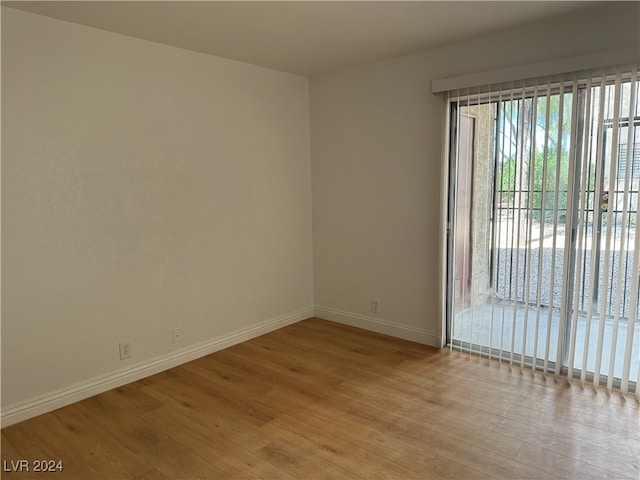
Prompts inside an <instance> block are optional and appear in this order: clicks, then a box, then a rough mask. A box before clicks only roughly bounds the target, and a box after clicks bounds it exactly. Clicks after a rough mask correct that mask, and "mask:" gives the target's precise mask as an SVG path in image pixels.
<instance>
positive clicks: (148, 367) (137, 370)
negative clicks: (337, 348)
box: [0, 307, 313, 428]
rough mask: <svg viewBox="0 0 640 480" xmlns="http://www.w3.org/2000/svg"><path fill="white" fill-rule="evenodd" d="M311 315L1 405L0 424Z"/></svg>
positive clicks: (309, 311) (298, 314) (306, 311)
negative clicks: (5, 405) (5, 406)
mask: <svg viewBox="0 0 640 480" xmlns="http://www.w3.org/2000/svg"><path fill="white" fill-rule="evenodd" d="M312 316H313V308H312V307H307V308H303V309H301V310H297V311H294V312H290V313H287V314H284V315H280V316H278V317H275V318H271V319H269V320H265V321H263V322H260V323H257V324H255V325H253V326H251V327H248V328H243V329H240V330H236V331H234V332H231V333H229V334H226V335H222V336H220V337H218V338H214V339H211V340H207V341H204V342H200V343H197V344H195V345H191V346H189V347H186V348H183V349H181V350H177V351H174V352H171V353H169V354H166V355H161V356H159V357H156V358H154V359H151V360H148V361H146V362H142V363H139V364H137V365H133V366H132V367H130V368H127V369H123V370H119V371H116V372H112V373H110V374H107V375H102V376H99V377H94V378H92V379H89V380H87V381H84V382H81V383H77V384H75V385H72V386H69V387H65V388H61V389H59V390H56V391H53V392H49V393H45V394H43V395H39V396H37V397H34V398H30V399H28V400H25V401H22V402H17V403H14V404H13V405H9V406H7V408H3V409H2V412H1V413H0V425H2V427H3V428H4V427H7V426H9V425H13V424H14V423H18V422H22V421H23V420H27V419H29V418H32V417H35V416H37V415H41V414H43V413H47V412H50V411H52V410H55V409H57V408H61V407H64V406H66V405H70V404H72V403H75V402H78V401H80V400H84V399H85V398H89V397H92V396H94V395H97V394H99V393H102V392H105V391H107V390H111V389H113V388H117V387H120V386H122V385H126V384H127V383H131V382H134V381H136V380H140V379H141V378H145V377H148V376H150V375H154V374H156V373H159V372H162V371H164V370H167V369H169V368H173V367H176V366H178V365H182V364H183V363H186V362H190V361H191V360H195V359H197V358H200V357H203V356H205V355H209V354H211V353H214V352H217V351H218V350H222V349H223V348H227V347H230V346H232V345H236V344H238V343H241V342H244V341H246V340H250V339H252V338H255V337H259V336H260V335H264V334H265V333H269V332H271V331H273V330H277V329H279V328H282V327H285V326H287V325H291V324H293V323H297V322H299V321H301V320H305V319H307V318H310V317H312Z"/></svg>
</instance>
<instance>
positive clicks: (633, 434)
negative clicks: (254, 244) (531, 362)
mask: <svg viewBox="0 0 640 480" xmlns="http://www.w3.org/2000/svg"><path fill="white" fill-rule="evenodd" d="M639 456H640V439H639V402H638V398H637V397H634V396H626V397H625V396H623V395H620V394H615V393H609V392H607V391H606V390H602V389H595V388H592V387H588V386H582V385H580V384H578V383H574V382H569V381H568V380H566V379H556V378H553V377H549V376H547V377H545V376H543V375H541V374H534V373H532V372H530V371H524V372H522V371H520V370H518V369H515V368H510V367H509V366H508V365H505V364H499V363H498V362H493V361H492V362H489V361H487V360H486V359H478V358H477V357H474V356H470V355H468V354H459V353H455V352H453V353H452V352H449V351H442V352H439V351H437V350H435V349H431V348H428V347H424V346H420V345H417V344H414V343H410V342H406V341H402V340H398V339H394V338H390V337H386V336H384V335H378V334H375V333H370V332H365V331H363V330H358V329H355V328H351V327H347V326H343V325H338V324H335V323H331V322H327V321H324V320H319V319H309V320H305V321H303V322H300V323H297V324H295V325H291V326H289V327H286V328H283V329H281V330H278V331H276V332H273V333H270V334H268V335H264V336H262V337H259V338H256V339H253V340H251V341H248V342H245V343H242V344H240V345H236V346H234V347H231V348H228V349H226V350H223V351H220V352H217V353H215V354H212V355H209V356H207V357H203V358H201V359H199V360H196V361H193V362H191V363H188V364H185V365H182V366H180V367H177V368H173V369H171V370H168V371H166V372H163V373H161V374H158V375H155V376H153V377H150V378H147V379H145V380H141V381H139V382H135V383H133V384H130V385H127V386H124V387H122V388H118V389H115V390H111V391H109V392H106V393H103V394H101V395H98V396H95V397H93V398H90V399H87V400H84V401H82V402H79V403H76V404H74V405H70V406H68V407H65V408H62V409H59V410H56V411H55V412H51V413H49V414H46V415H42V416H40V417H37V418H34V419H31V420H28V421H25V422H22V423H19V424H16V425H13V426H10V427H7V428H5V429H3V430H2V460H3V467H4V468H3V469H6V467H7V466H8V467H9V468H8V469H9V470H11V465H12V464H11V463H7V464H5V463H4V462H11V461H12V460H13V461H14V462H15V461H17V460H21V459H24V460H28V461H29V462H30V466H31V467H33V461H34V460H42V459H51V460H56V461H57V460H62V461H63V466H64V470H63V471H62V472H57V473H40V474H34V473H33V472H32V471H31V472H28V473H26V472H23V473H18V472H12V473H8V472H3V475H2V478H7V479H9V478H47V479H56V478H59V479H62V478H73V479H82V480H88V479H121V478H122V479H124V478H137V479H174V480H175V479H192V478H206V479H225V478H234V479H257V478H263V479H265V478H266V479H294V478H296V479H301V480H306V479H316V478H323V479H351V478H354V479H357V478H362V479H382V478H385V479H445V478H468V479H483V478H507V479H515V478H527V479H545V478H560V479H570V478H578V479H585V478H598V479H600V478H633V479H637V478H638V475H639V469H638V459H639Z"/></svg>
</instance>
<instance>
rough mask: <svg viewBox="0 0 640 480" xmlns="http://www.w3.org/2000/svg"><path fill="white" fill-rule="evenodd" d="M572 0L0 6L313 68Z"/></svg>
mask: <svg viewBox="0 0 640 480" xmlns="http://www.w3.org/2000/svg"><path fill="white" fill-rule="evenodd" d="M591 4H594V2H578V1H500V2H479V1H471V2H466V1H444V2H443V1H412V2H404V1H376V2H374V1H351V2H341V1H309V2H302V1H284V2H264V1H257V2H246V1H231V2H228V1H225V2H218V1H196V2H191V1H136V2H128V1H68V2H58V1H41V2H38V1H36V2H31V1H29V2H20V1H9V2H2V5H3V6H8V7H12V8H17V9H20V10H25V11H29V12H33V13H37V14H41V15H47V16H50V17H54V18H58V19H61V20H66V21H69V22H74V23H80V24H84V25H88V26H91V27H95V28H99V29H102V30H108V31H112V32H116V33H121V34H124V35H129V36H132V37H137V38H142V39H145V40H151V41H154V42H159V43H164V44H168V45H174V46H177V47H181V48H186V49H189V50H195V51H198V52H203V53H208V54H211V55H217V56H221V57H226V58H231V59H234V60H239V61H242V62H247V63H252V64H255V65H262V66H264V67H268V68H272V69H276V70H281V71H285V72H290V73H295V74H300V75H306V76H313V75H317V74H321V73H325V72H329V71H332V70H337V69H341V68H346V67H350V66H353V65H358V64H363V63H368V62H372V61H377V60H382V59H384V58H389V57H393V56H398V55H404V54H410V53H415V52H419V51H422V50H426V49H429V48H433V47H438V46H442V45H446V44H449V43H454V42H458V41H462V40H467V39H470V38H473V37H476V36H479V35H483V34H486V33H490V32H495V31H499V30H504V29H510V28H515V27H518V26H520V25H523V24H526V23H530V22H533V21H537V20H541V19H544V18H547V17H552V16H555V15H558V14H562V13H566V12H569V11H571V10H576V9H581V8H584V7H585V6H586V5H591Z"/></svg>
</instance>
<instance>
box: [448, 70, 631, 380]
mask: <svg viewBox="0 0 640 480" xmlns="http://www.w3.org/2000/svg"><path fill="white" fill-rule="evenodd" d="M638 93H639V92H638V83H637V71H635V70H634V71H633V72H628V73H626V74H623V73H622V72H618V74H617V75H614V76H611V77H607V76H604V75H601V76H600V77H596V78H591V79H587V80H582V81H572V82H565V83H563V82H558V83H555V84H551V83H549V84H545V85H543V86H528V87H526V88H525V87H523V88H520V89H515V90H514V89H509V90H502V91H498V92H494V93H491V94H485V95H477V96H469V95H467V96H461V95H460V96H457V97H455V98H453V99H452V101H451V103H450V105H451V115H450V118H451V125H450V127H451V139H452V141H451V146H450V147H451V148H450V168H451V170H450V185H449V191H450V196H449V199H450V205H449V209H448V211H449V229H450V232H449V244H448V265H449V266H448V274H447V282H448V285H447V287H448V290H447V291H448V292H449V295H448V310H447V311H448V341H449V344H450V345H451V346H452V347H455V348H460V349H464V350H470V351H474V352H477V353H480V354H483V355H485V354H486V355H489V356H493V357H497V358H500V359H506V360H508V361H510V362H512V363H519V364H521V365H522V366H525V365H526V366H530V367H533V368H538V369H542V370H545V371H551V372H554V373H565V374H568V375H570V376H579V377H581V378H582V379H583V380H585V381H592V382H594V383H600V382H606V383H607V384H608V385H609V387H611V386H616V387H619V388H621V389H623V390H627V389H628V388H629V384H630V385H631V387H632V388H634V389H635V388H636V385H637V380H638V369H639V364H640V361H639V357H640V320H639V319H638V282H639V278H638V277H639V276H640V265H639V259H638V257H639V255H637V254H636V252H638V250H639V236H638V235H637V234H636V227H637V212H638V189H639V183H640V136H639V135H638V133H640V132H639V125H640V116H639V113H640V95H639V94H638ZM629 382H631V383H629Z"/></svg>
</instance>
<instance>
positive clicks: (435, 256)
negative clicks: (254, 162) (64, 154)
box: [311, 2, 640, 345]
mask: <svg viewBox="0 0 640 480" xmlns="http://www.w3.org/2000/svg"><path fill="white" fill-rule="evenodd" d="M639 7H640V4H638V3H637V2H626V3H624V4H621V3H608V4H607V5H604V6H602V5H600V6H596V7H590V8H589V9H587V10H585V11H583V12H582V13H579V14H572V15H568V16H565V17H561V18H557V19H555V20H553V21H548V22H545V23H541V24H536V25H530V26H526V27H521V28H519V29H517V30H514V31H509V32H499V33H496V34H493V35H490V36H485V37H483V38H480V39H476V40H474V41H470V42H465V43H462V44H458V45H453V46H449V47H446V48H441V49H437V50H432V51H429V52H424V53H420V54H416V55H411V56H407V57H402V58H394V59H390V60H388V61H383V62H379V63H374V64H369V65H365V66H361V67H356V68H351V69H347V70H344V71H340V72H336V73H331V74H327V75H324V76H320V77H316V78H313V79H312V81H311V159H312V188H313V241H314V291H315V296H314V300H315V304H316V315H318V316H320V317H322V318H327V319H333V320H338V321H343V322H346V323H351V324H353V325H358V326H363V327H367V328H372V329H375V330H378V331H382V332H386V333H392V334H395V335H398V336H403V337H405V338H411V339H415V340H418V341H422V342H425V343H431V344H433V345H437V344H438V343H439V341H440V338H441V337H440V331H439V330H440V326H441V316H440V311H439V302H440V298H441V297H440V295H439V291H438V289H439V285H440V284H439V277H438V275H439V273H438V268H439V263H440V260H441V256H440V250H439V249H440V241H441V239H442V237H443V234H442V228H441V225H440V212H441V208H442V205H441V192H442V189H443V185H442V182H441V179H442V178H443V175H442V173H443V172H442V168H441V164H442V156H443V149H444V146H443V140H444V131H443V125H444V118H445V116H444V102H443V101H442V100H441V98H439V97H436V96H434V95H432V94H431V93H429V92H430V82H431V80H434V79H439V78H444V77H448V76H456V75H462V74H470V73H477V72H484V71H488V70H493V69H499V68H506V67H510V66H518V65H525V64H529V63H537V62H543V61H548V60H554V59H560V58H567V57H572V56H578V55H583V54H589V53H597V52H606V51H610V50H614V49H618V48H629V47H632V48H637V49H639V50H640V42H639V37H638V32H639V31H640V26H639V22H640V11H639ZM639 58H640V55H639ZM371 298H379V299H380V300H381V312H380V314H374V313H372V312H371V311H370V300H371Z"/></svg>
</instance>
